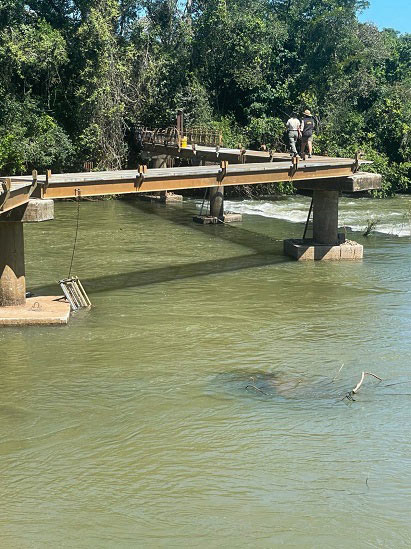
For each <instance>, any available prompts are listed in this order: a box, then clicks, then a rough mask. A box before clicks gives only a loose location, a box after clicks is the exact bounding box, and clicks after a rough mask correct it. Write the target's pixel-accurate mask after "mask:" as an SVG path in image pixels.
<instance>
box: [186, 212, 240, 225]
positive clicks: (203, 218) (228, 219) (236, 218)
mask: <svg viewBox="0 0 411 549" xmlns="http://www.w3.org/2000/svg"><path fill="white" fill-rule="evenodd" d="M242 220H243V216H242V215H241V214H224V215H223V219H219V218H218V217H214V216H212V215H195V216H193V221H194V223H200V224H201V225H217V224H218V223H223V224H224V223H238V222H240V221H242Z"/></svg>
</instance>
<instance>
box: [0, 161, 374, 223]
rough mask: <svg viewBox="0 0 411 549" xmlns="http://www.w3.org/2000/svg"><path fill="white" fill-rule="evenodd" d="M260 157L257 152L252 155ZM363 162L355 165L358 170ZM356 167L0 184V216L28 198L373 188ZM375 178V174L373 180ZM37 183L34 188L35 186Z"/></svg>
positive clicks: (79, 176)
mask: <svg viewBox="0 0 411 549" xmlns="http://www.w3.org/2000/svg"><path fill="white" fill-rule="evenodd" d="M254 152H257V153H258V152H259V151H254ZM365 163H368V162H364V161H360V164H365ZM357 167H358V166H356V165H355V162H354V161H353V160H351V159H345V158H336V159H329V158H324V157H322V158H321V159H320V160H318V158H314V159H311V160H309V161H300V163H299V164H298V167H297V169H296V168H295V167H294V166H293V165H292V164H291V162H290V159H289V158H288V161H287V162H284V161H282V162H264V163H262V162H257V163H252V164H231V165H230V164H229V165H228V166H227V169H226V170H224V169H222V168H220V167H219V166H197V167H191V166H190V167H180V168H160V169H149V170H147V171H146V173H144V174H143V173H139V171H138V170H121V171H104V172H82V173H66V174H53V175H51V176H49V177H46V176H45V175H38V177H37V182H34V181H33V180H32V177H31V176H18V177H11V178H0V214H2V213H4V212H7V211H9V210H11V209H13V208H16V207H18V206H20V205H21V204H24V203H26V202H28V200H29V198H30V196H36V197H38V198H45V199H46V198H71V197H75V196H78V195H79V194H80V195H81V196H96V195H107V194H127V193H151V192H155V191H176V190H182V189H194V188H205V187H215V186H219V185H223V186H227V185H255V184H260V183H279V182H284V181H292V182H293V183H294V184H295V185H296V187H299V186H301V188H311V189H323V190H324V189H329V190H332V189H334V190H341V191H349V192H354V191H359V190H366V189H370V188H378V187H379V181H380V180H378V181H377V182H376V179H375V178H374V179H372V178H369V177H368V178H367V177H366V178H365V179H364V177H360V176H359V174H355V175H354V176H353V172H354V171H355V169H356V168H357ZM373 175H375V174H373ZM36 183H37V184H36Z"/></svg>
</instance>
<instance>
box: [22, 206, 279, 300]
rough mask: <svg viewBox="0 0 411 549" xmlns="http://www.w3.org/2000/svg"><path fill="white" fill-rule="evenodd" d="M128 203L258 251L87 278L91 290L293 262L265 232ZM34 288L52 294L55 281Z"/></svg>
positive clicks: (32, 288) (149, 212)
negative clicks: (201, 221)
mask: <svg viewBox="0 0 411 549" xmlns="http://www.w3.org/2000/svg"><path fill="white" fill-rule="evenodd" d="M126 204H129V205H130V207H131V208H138V209H139V210H142V211H144V212H145V213H146V214H152V215H158V216H161V217H162V218H164V219H166V220H167V221H170V222H173V223H175V224H178V225H182V226H187V227H189V228H191V229H193V230H196V231H200V232H203V233H206V234H207V235H212V236H213V237H216V238H221V239H224V240H227V241H230V242H231V243H234V244H239V245H242V246H244V247H247V248H251V249H254V250H255V251H256V252H257V253H254V254H246V255H241V256H234V257H226V258H222V259H212V260H207V261H196V262H193V263H186V264H179V265H168V266H166V267H158V268H153V269H146V270H141V271H130V272H125V273H116V274H113V275H103V276H98V277H91V278H84V279H82V282H83V284H84V285H86V286H87V289H88V291H89V292H90V293H98V292H106V291H112V290H118V289H122V288H137V287H143V286H148V285H152V284H160V283H163V282H171V281H174V280H181V279H187V278H196V277H200V276H208V275H213V274H219V273H228V272H234V271H239V270H243V269H252V268H255V267H264V266H266V265H274V264H278V263H284V262H288V261H290V259H288V258H286V257H285V256H283V255H282V251H281V250H280V246H279V242H278V241H276V240H274V239H271V238H270V237H267V236H265V235H262V234H259V233H254V232H252V231H248V230H245V229H242V228H240V227H232V226H227V225H222V226H217V225H207V226H203V225H196V224H194V223H193V222H192V221H191V217H189V215H187V211H185V212H184V213H185V216H184V218H181V214H180V212H178V211H176V210H174V209H171V210H170V209H168V210H167V208H166V207H165V206H164V207H163V208H161V207H159V205H158V204H154V205H152V204H150V203H143V202H131V201H127V202H126ZM176 214H177V215H176ZM178 214H179V215H178ZM30 290H31V291H33V292H34V293H40V294H41V293H50V292H54V291H55V284H52V285H51V284H49V285H42V286H34V287H31V288H30Z"/></svg>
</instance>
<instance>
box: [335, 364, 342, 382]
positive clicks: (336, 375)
mask: <svg viewBox="0 0 411 549" xmlns="http://www.w3.org/2000/svg"><path fill="white" fill-rule="evenodd" d="M343 368H344V362H343V363H342V364H341V366H340V369H339V370H338V372H337V373H336V374H335V376H334V377H333V379H332V381H333V382H334V381H335V380H336V379H337V377H338V375H339V373H340V372H341V370H342V369H343Z"/></svg>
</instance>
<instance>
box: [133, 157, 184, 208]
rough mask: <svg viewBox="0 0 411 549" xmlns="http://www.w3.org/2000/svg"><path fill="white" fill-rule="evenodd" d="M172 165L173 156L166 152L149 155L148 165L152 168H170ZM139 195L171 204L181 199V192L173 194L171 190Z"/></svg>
mask: <svg viewBox="0 0 411 549" xmlns="http://www.w3.org/2000/svg"><path fill="white" fill-rule="evenodd" d="M172 165H174V158H172V157H171V156H167V155H166V154H160V155H157V156H152V157H151V160H150V164H149V167H150V168H153V169H159V168H170V167H172ZM140 197H141V198H146V199H147V198H148V199H149V200H150V201H151V200H158V201H159V202H162V203H163V204H173V203H176V202H182V201H183V195H182V194H175V193H173V192H171V191H159V192H156V193H152V194H149V195H145V196H144V197H143V196H141V195H140Z"/></svg>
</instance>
